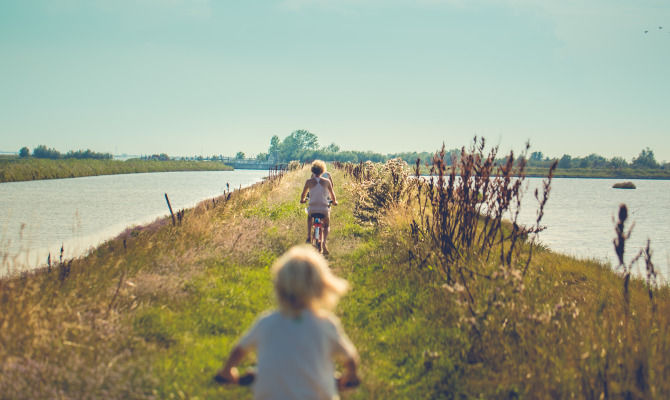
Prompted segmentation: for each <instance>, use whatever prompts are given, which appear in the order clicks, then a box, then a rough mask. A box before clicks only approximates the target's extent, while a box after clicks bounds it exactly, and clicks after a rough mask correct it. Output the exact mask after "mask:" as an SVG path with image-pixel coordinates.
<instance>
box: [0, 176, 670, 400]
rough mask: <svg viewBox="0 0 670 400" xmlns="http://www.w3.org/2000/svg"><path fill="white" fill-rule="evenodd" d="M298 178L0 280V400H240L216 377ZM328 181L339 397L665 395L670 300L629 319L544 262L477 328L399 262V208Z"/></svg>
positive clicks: (281, 234) (245, 323)
mask: <svg viewBox="0 0 670 400" xmlns="http://www.w3.org/2000/svg"><path fill="white" fill-rule="evenodd" d="M308 175H309V172H308V171H307V170H306V169H305V170H299V171H297V172H292V173H289V174H288V175H287V176H285V177H284V178H283V179H282V180H281V181H280V182H275V183H271V182H266V183H263V184H259V185H256V186H254V187H252V188H249V189H244V190H242V191H237V192H235V193H234V194H233V196H232V197H231V200H230V201H227V202H226V201H217V204H216V206H212V202H211V201H205V202H203V203H201V204H200V205H199V206H198V207H196V208H195V209H191V210H187V212H186V215H185V219H184V224H183V225H182V226H177V227H172V226H171V225H170V224H169V223H167V220H162V221H159V222H158V223H155V224H152V225H151V226H148V227H145V228H143V229H134V230H133V231H131V232H128V233H127V234H125V235H124V236H123V237H119V238H117V239H115V240H111V241H109V242H108V243H106V244H103V245H102V246H101V247H99V248H98V249H96V250H95V251H93V252H92V253H91V254H90V255H89V256H87V257H85V258H82V259H78V260H74V261H73V263H72V266H71V272H70V275H69V276H68V277H67V278H65V279H64V280H63V281H60V280H59V279H58V268H56V269H55V270H54V271H52V272H51V273H47V272H46V271H44V270H43V271H39V272H37V273H35V274H31V275H28V276H25V277H23V278H22V277H17V278H13V279H4V280H2V281H0V327H2V329H0V360H2V361H0V372H1V373H0V393H3V394H4V396H7V397H9V398H57V397H64V398H81V397H101V398H102V397H104V398H159V399H169V398H176V399H179V398H191V399H194V398H198V399H214V398H216V399H222V398H223V399H245V398H251V392H250V391H249V390H248V389H245V388H239V387H232V388H229V387H220V386H217V385H215V384H214V383H213V382H212V376H213V375H214V373H215V372H216V370H217V369H218V368H220V367H221V365H222V363H223V361H224V359H225V357H226V356H227V354H228V352H229V351H230V350H231V349H232V346H233V345H234V343H235V341H236V340H237V338H239V336H240V335H241V334H242V333H243V332H244V330H246V329H247V328H248V327H249V326H250V325H251V324H252V322H253V320H254V319H255V318H256V317H257V316H258V315H259V313H261V312H263V311H264V310H268V309H270V308H272V307H273V306H274V295H273V292H272V285H271V281H270V273H269V269H268V268H269V266H270V265H271V264H272V262H273V261H274V260H275V259H276V258H277V257H278V256H279V255H281V254H282V253H283V252H284V251H286V250H287V249H288V248H289V247H290V246H292V245H294V244H299V243H302V242H303V240H304V236H305V232H304V230H305V225H306V224H305V219H306V217H305V213H304V210H303V209H304V205H301V204H299V203H298V200H299V194H300V190H301V189H302V185H303V183H304V179H306V178H307V176H308ZM333 175H334V179H335V181H336V182H337V183H338V184H337V187H336V191H337V195H338V201H339V202H340V205H339V206H337V207H333V210H332V218H333V231H332V234H331V242H330V250H331V256H330V258H329V260H330V265H331V267H332V268H333V269H334V271H335V272H336V273H337V274H338V275H340V276H343V277H345V278H346V279H347V280H349V282H350V283H351V285H352V289H351V291H350V292H349V293H348V294H347V295H346V296H345V297H344V298H343V299H342V301H341V302H340V305H339V306H338V309H337V314H338V315H339V316H340V317H341V319H342V322H343V326H344V328H345V330H346V332H347V333H348V335H349V336H350V337H351V339H352V341H353V342H354V343H355V345H356V346H357V348H358V350H359V352H360V355H361V375H362V378H363V384H362V386H361V387H360V388H358V389H356V390H354V391H351V392H348V393H345V394H344V395H343V397H344V398H345V399H372V398H374V399H406V398H420V399H424V398H430V399H441V398H444V399H451V398H515V397H522V398H570V397H572V396H574V397H576V398H589V397H593V398H599V396H600V394H601V393H602V392H603V385H604V384H606V385H607V388H608V390H609V392H608V393H609V396H610V397H611V398H625V397H626V396H628V395H630V397H631V398H644V397H647V398H667V397H668V395H670V379H668V378H670V362H668V361H667V360H666V359H665V356H666V355H667V354H669V353H668V351H670V340H669V339H668V337H667V333H666V332H668V331H670V295H669V293H668V289H667V288H662V289H660V290H658V291H657V292H656V297H655V302H656V307H657V308H656V310H654V311H652V309H651V307H650V303H649V300H648V298H647V292H646V290H645V287H644V285H643V284H642V282H641V281H637V280H636V281H634V282H633V283H632V288H631V301H630V309H631V314H630V317H629V320H626V321H624V318H623V316H624V301H623V297H622V294H621V278H620V277H619V276H618V275H616V274H615V273H613V272H612V271H611V270H610V269H609V267H608V266H603V265H601V264H599V263H596V262H591V261H583V260H575V259H573V258H570V257H565V256H561V255H557V254H554V253H551V252H549V251H544V250H540V251H538V252H537V253H536V255H535V256H534V259H533V263H532V266H531V272H530V273H529V275H528V277H527V278H526V279H525V280H524V284H525V288H524V289H523V290H522V291H520V292H518V293H516V292H513V291H507V290H506V289H504V290H503V291H502V292H500V295H499V296H500V297H499V298H498V299H499V300H500V304H499V306H497V307H498V308H496V309H495V312H494V313H491V314H490V315H488V316H487V317H486V318H482V319H480V320H478V321H476V322H474V323H473V322H472V321H471V318H470V315H469V311H468V307H467V302H465V301H464V298H463V294H462V293H460V292H458V291H456V292H453V291H452V290H449V289H448V288H445V286H444V283H445V282H444V280H443V279H442V278H441V275H440V273H439V268H438V266H437V265H430V266H429V265H425V266H423V267H421V268H419V267H418V266H417V264H416V263H410V262H409V260H408V257H407V254H408V248H409V247H408V246H409V245H410V241H409V238H408V232H409V226H408V222H409V221H410V219H409V216H410V215H411V212H412V210H411V208H407V207H397V208H393V207H392V208H390V209H389V210H388V211H389V212H388V214H386V215H385V216H384V217H382V218H381V220H380V222H379V223H378V224H377V225H371V224H360V223H359V222H357V220H356V218H355V217H354V213H353V208H354V203H355V199H356V196H357V195H358V187H357V186H356V185H355V184H354V183H353V182H351V180H350V179H349V178H347V177H345V176H344V174H343V173H342V172H341V171H333ZM124 238H125V239H126V242H127V248H124V246H123V243H122V241H123V239H124ZM469 262H472V263H475V262H481V263H484V262H485V261H483V260H477V259H475V258H473V259H471V260H470V261H469ZM495 267H496V266H495V263H492V264H491V268H495ZM473 289H474V290H476V292H475V296H476V297H477V300H478V301H484V299H486V298H487V297H486V296H488V295H490V294H492V293H495V291H496V287H494V284H493V283H492V282H490V281H487V280H485V279H482V280H477V281H476V284H474V285H473ZM479 304H481V303H479ZM475 327H476V328H477V329H478V333H477V332H476V331H475V329H474V328H475ZM253 361H254V360H253V358H249V359H247V360H246V362H245V365H251V364H252V363H253ZM638 371H639V372H638ZM638 376H641V378H639V377H638ZM640 379H642V380H643V381H644V385H646V386H645V387H643V388H642V389H640V382H639V381H640Z"/></svg>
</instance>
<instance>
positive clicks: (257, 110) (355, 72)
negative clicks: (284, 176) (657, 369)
mask: <svg viewBox="0 0 670 400" xmlns="http://www.w3.org/2000/svg"><path fill="white" fill-rule="evenodd" d="M645 31H647V32H646V33H645ZM297 129H307V130H309V131H311V132H313V133H315V134H316V135H318V137H319V141H320V144H321V145H324V146H325V145H328V144H330V143H336V144H338V145H339V146H340V147H341V148H342V149H345V150H371V151H375V152H380V153H395V152H403V151H433V150H436V149H438V148H439V147H440V146H441V145H442V143H444V144H445V145H446V146H447V148H456V147H461V146H463V145H468V144H469V143H470V142H471V140H472V138H473V137H474V136H475V135H477V136H480V137H485V138H486V139H487V142H488V143H490V144H492V145H499V146H500V149H501V150H502V151H507V150H510V149H515V150H520V149H522V148H523V145H524V143H525V142H526V141H530V144H531V151H542V152H543V153H544V154H545V155H547V156H549V157H560V156H561V155H563V154H570V155H572V156H584V155H588V154H591V153H597V154H600V155H602V156H605V157H608V158H609V157H613V156H621V157H624V158H626V159H629V160H630V159H632V158H633V157H635V156H637V155H638V154H639V152H640V150H641V149H643V148H646V147H649V148H651V149H652V150H653V151H654V153H655V155H656V158H657V160H659V161H663V160H667V161H670V1H667V0H627V1H623V0H589V1H583V0H579V1H575V0H414V1H410V0H256V1H237V0H236V1H232V0H230V1H228V0H225V1H224V0H221V1H215V0H113V1H112V0H31V1H25V0H0V150H3V151H18V149H19V148H21V147H23V146H28V147H29V148H31V149H32V148H34V147H36V146H37V145H39V144H45V145H47V146H48V147H54V148H56V149H58V150H60V151H68V150H76V149H86V148H90V149H92V150H95V151H101V152H111V153H114V154H121V153H128V154H153V153H167V154H169V155H173V156H179V155H181V156H184V155H198V154H202V155H212V154H223V155H234V154H235V153H237V152H238V151H243V152H245V153H246V154H247V155H255V154H257V153H260V152H263V151H266V150H267V148H268V146H269V143H270V138H271V137H272V136H273V135H278V136H279V137H280V138H283V137H285V136H287V135H289V134H290V133H291V132H292V131H294V130H297Z"/></svg>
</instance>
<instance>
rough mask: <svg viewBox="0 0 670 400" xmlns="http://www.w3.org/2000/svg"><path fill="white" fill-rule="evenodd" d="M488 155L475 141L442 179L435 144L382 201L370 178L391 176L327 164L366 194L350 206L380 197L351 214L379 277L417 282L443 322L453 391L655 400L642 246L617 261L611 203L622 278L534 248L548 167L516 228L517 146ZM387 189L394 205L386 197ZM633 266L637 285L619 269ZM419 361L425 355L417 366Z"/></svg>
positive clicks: (647, 256) (657, 342)
mask: <svg viewBox="0 0 670 400" xmlns="http://www.w3.org/2000/svg"><path fill="white" fill-rule="evenodd" d="M526 149H527V147H526ZM496 155H497V149H496V148H493V149H491V150H489V151H486V150H485V143H484V141H483V140H477V139H475V141H474V142H473V144H472V145H471V146H470V147H469V148H467V149H466V148H463V149H462V151H461V154H460V157H459V158H458V159H454V160H453V165H454V166H455V167H454V168H453V169H451V170H449V173H448V174H447V173H446V172H447V169H446V166H445V165H444V162H443V159H444V157H443V156H444V150H442V151H441V152H438V153H436V155H435V157H434V158H433V159H432V160H429V162H428V165H427V167H426V168H427V169H428V170H429V171H430V176H429V177H421V176H419V170H420V167H421V161H420V160H417V163H416V165H415V168H414V173H415V179H413V180H406V181H405V182H407V183H406V187H405V188H404V189H403V190H400V191H398V190H395V191H394V193H391V191H390V190H389V189H388V187H387V186H384V185H382V184H379V182H384V181H391V180H394V181H395V180H396V179H395V178H392V176H391V175H390V174H389V173H388V172H387V173H386V175H385V176H384V175H383V174H382V175H381V176H380V175H379V174H378V173H377V172H379V171H383V170H385V169H384V168H380V167H377V168H376V169H371V168H370V167H366V166H365V165H362V164H359V165H353V164H349V165H340V168H341V169H342V170H343V171H345V172H346V173H348V174H350V175H352V177H353V178H354V179H355V180H356V181H357V182H358V184H357V185H358V187H357V189H356V190H358V191H360V192H361V193H366V192H368V191H369V190H370V188H372V187H374V188H377V189H378V191H377V192H375V194H374V196H363V197H364V198H365V201H364V202H363V203H366V201H369V200H371V199H381V200H376V204H377V205H378V207H379V213H378V214H376V216H375V219H374V220H371V219H369V218H367V219H365V220H366V221H372V222H375V223H376V226H377V229H378V232H379V234H380V235H381V236H382V237H383V239H382V240H383V244H381V247H382V248H383V249H384V251H385V252H386V254H387V255H386V256H385V257H386V259H387V263H388V264H389V265H393V266H395V267H394V269H397V270H398V271H397V272H394V273H392V275H393V277H390V276H389V273H390V271H392V270H393V268H392V269H391V270H387V273H386V275H387V276H386V277H385V278H384V279H385V280H386V281H393V280H395V279H400V280H402V279H412V280H416V281H418V282H422V284H423V285H424V286H425V291H426V292H429V293H432V295H431V296H432V297H433V299H434V300H435V301H436V302H437V303H438V304H437V305H436V306H435V307H436V308H437V309H438V311H436V314H437V315H441V316H440V317H437V318H438V320H439V322H436V323H438V324H440V325H441V326H442V328H443V329H445V330H448V331H452V330H453V329H454V328H456V330H457V332H453V331H452V332H453V333H452V334H451V337H452V339H451V340H456V339H457V338H460V339H458V340H463V337H466V338H467V339H465V341H464V342H462V343H461V346H462V349H463V351H462V353H461V354H459V355H454V354H453V353H452V354H450V356H449V362H450V363H455V364H456V365H457V369H461V370H462V371H464V372H463V374H462V376H461V379H463V381H464V382H465V387H462V388H461V390H463V392H462V394H465V395H466V396H474V397H478V396H483V397H496V398H499V397H502V398H508V397H510V398H513V397H517V396H527V397H529V398H572V397H577V398H667V397H668V396H669V395H670V383H669V379H668V378H670V370H669V368H668V367H669V366H670V363H668V362H667V360H665V359H664V356H663V355H664V354H668V353H667V351H668V350H669V349H670V337H668V335H665V334H663V333H662V332H667V329H668V328H669V327H670V314H668V312H669V311H670V297H669V292H668V287H667V286H659V285H658V283H657V281H656V275H655V269H654V265H653V262H652V261H651V250H650V246H649V245H648V246H647V248H646V249H644V250H643V251H641V252H640V253H639V254H638V255H636V256H635V257H633V259H632V260H631V262H629V263H627V264H626V263H624V262H623V249H624V247H623V246H624V242H625V239H627V237H628V235H629V234H630V232H626V231H625V230H624V229H623V223H624V221H625V219H626V216H625V214H626V213H625V211H624V210H625V208H622V211H621V212H620V216H621V219H620V221H619V222H618V223H617V229H616V234H617V239H616V241H615V247H616V252H617V254H618V255H620V260H621V264H622V271H623V272H621V273H616V272H614V271H613V270H612V269H611V267H610V266H608V265H602V264H598V263H594V262H580V261H577V260H574V259H571V258H569V257H564V256H560V255H556V254H553V253H551V252H549V251H547V250H546V249H544V248H543V247H542V246H539V245H537V243H536V235H537V233H539V232H540V231H541V230H542V229H543V226H542V217H543V215H544V207H545V205H546V204H547V202H548V201H550V190H551V180H552V177H553V171H554V169H555V167H556V165H555V164H554V165H553V166H552V167H551V168H550V169H549V170H548V171H546V173H547V175H546V179H545V181H544V184H543V186H542V190H540V191H536V192H535V193H534V195H535V197H536V199H537V201H538V203H537V204H538V206H537V219H536V222H535V224H533V225H532V226H521V225H520V224H519V223H518V222H517V217H518V215H519V208H520V205H521V197H522V195H523V188H524V184H523V181H524V178H525V168H526V160H525V151H524V152H522V154H521V155H520V156H515V155H514V154H513V153H510V154H509V155H508V157H507V158H506V159H505V160H504V161H503V162H501V163H497V162H496V161H495V160H496ZM407 169H408V168H406V169H405V170H407ZM386 170H388V168H386ZM406 174H409V173H408V172H407V173H406ZM400 181H403V180H402V179H401V180H400ZM398 192H402V193H405V195H404V197H402V198H401V199H396V193H398ZM638 260H642V261H643V262H644V265H645V271H646V274H645V275H643V278H644V279H641V278H636V277H635V276H634V275H632V274H631V269H632V266H633V264H634V263H635V262H637V261H638ZM661 309H662V310H664V311H661ZM461 335H464V336H461ZM442 351H445V352H448V350H447V349H444V348H443V349H442ZM433 353H434V352H433V351H432V350H431V351H429V352H428V353H426V354H428V355H427V356H425V357H424V358H426V357H427V358H426V360H427V362H428V364H427V365H432V364H433V363H434V361H432V360H433V358H434V357H433V356H431V355H430V354H433ZM439 353H440V352H437V354H438V355H439ZM436 357H438V356H436ZM438 358H439V357H438ZM455 389H456V388H455V387H453V386H452V387H451V389H449V390H450V393H451V394H450V395H448V396H447V395H446V394H445V397H450V396H452V395H454V390H455Z"/></svg>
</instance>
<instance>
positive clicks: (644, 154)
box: [633, 147, 658, 168]
mask: <svg viewBox="0 0 670 400" xmlns="http://www.w3.org/2000/svg"><path fill="white" fill-rule="evenodd" d="M633 166H634V167H637V168H658V162H656V158H655V157H654V152H653V151H652V150H651V149H650V148H649V147H647V148H646V149H643V150H642V151H641V152H640V155H638V156H637V158H634V159H633Z"/></svg>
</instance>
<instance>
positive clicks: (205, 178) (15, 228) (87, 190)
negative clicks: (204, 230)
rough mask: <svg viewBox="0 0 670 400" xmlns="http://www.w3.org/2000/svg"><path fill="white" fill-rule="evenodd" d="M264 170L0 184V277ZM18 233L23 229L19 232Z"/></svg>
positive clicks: (256, 177)
mask: <svg viewBox="0 0 670 400" xmlns="http://www.w3.org/2000/svg"><path fill="white" fill-rule="evenodd" d="M266 175H267V171H254V170H236V171H206V172H161V173H151V174H126V175H106V176H92V177H85V178H73V179H54V180H44V181H30V182H12V183H0V210H1V211H0V239H1V240H2V243H0V252H5V253H6V254H8V256H9V257H10V258H12V259H14V261H11V262H9V261H7V262H2V257H0V266H2V267H1V268H0V275H2V274H4V273H6V268H7V264H8V263H9V264H12V269H13V270H17V269H22V268H30V267H32V266H35V265H39V264H44V263H45V262H46V258H47V254H48V253H49V252H50V253H51V255H52V259H54V257H56V256H57V255H58V254H60V246H61V245H63V246H64V248H65V256H66V257H73V256H79V255H82V254H84V253H85V252H86V251H87V250H88V249H90V248H91V247H92V246H95V245H97V244H99V243H101V242H102V241H104V240H107V239H110V238H112V237H114V236H116V235H117V234H119V233H120V232H122V231H123V230H124V229H125V228H126V227H128V226H132V225H137V224H144V223H148V222H151V221H153V220H154V219H156V218H157V217H160V216H163V215H167V214H169V211H168V208H167V204H166V202H165V197H164V193H167V194H168V196H169V197H170V202H171V204H172V209H173V210H174V211H175V212H176V211H177V210H178V209H181V208H186V207H192V206H194V205H195V204H197V203H198V202H199V201H201V200H204V199H207V198H212V197H215V196H218V195H221V194H223V192H224V190H226V183H229V184H230V190H233V189H239V187H240V186H248V185H251V184H253V183H255V182H258V181H260V180H262V178H263V177H264V176H266ZM22 227H23V228H22Z"/></svg>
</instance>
